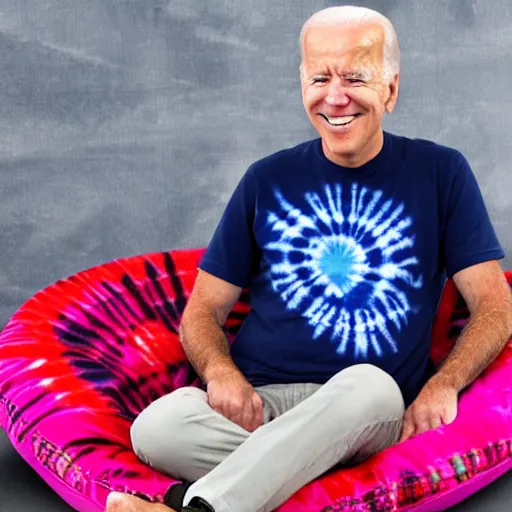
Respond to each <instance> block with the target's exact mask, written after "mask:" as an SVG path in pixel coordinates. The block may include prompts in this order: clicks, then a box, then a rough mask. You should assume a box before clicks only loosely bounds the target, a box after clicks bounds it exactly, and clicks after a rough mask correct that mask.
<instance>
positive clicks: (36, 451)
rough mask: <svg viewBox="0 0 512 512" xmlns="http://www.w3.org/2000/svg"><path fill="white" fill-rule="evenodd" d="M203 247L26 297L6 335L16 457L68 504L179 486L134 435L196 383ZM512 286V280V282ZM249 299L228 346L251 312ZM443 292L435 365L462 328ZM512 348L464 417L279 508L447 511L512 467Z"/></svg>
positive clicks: (338, 473)
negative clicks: (194, 308)
mask: <svg viewBox="0 0 512 512" xmlns="http://www.w3.org/2000/svg"><path fill="white" fill-rule="evenodd" d="M202 254H203V250H202V249H200V250H191V251H173V252H169V253H163V254H161V253H158V254H151V255H146V256H142V257H133V258H128V259H125V260H120V261H115V262H112V263H109V264H106V265H103V266H100V267H97V268H93V269H91V270H88V271H85V272H82V273H80V274H77V275H75V276H72V277H71V278H69V279H67V280H65V281H60V282H57V283H56V284H55V285H53V286H50V287H49V288H47V289H46V290H43V291H41V292H39V293H38V294H36V295H35V296H34V297H33V298H32V299H30V300H29V301H27V302H26V303H25V304H24V305H23V306H22V307H21V308H20V309H19V310H18V312H16V313H15V315H14V316H13V317H12V319H11V320H10V322H9V323H8V325H7V326H6V328H5V329H4V331H3V332H2V334H1V335H0V425H2V426H3V428H4V429H5V430H6V432H7V434H8V436H9V438H10V439H11V441H12V443H13V445H14V447H15V448H16V449H17V450H18V452H19V453H20V454H21V455H22V457H23V458H24V459H25V460H26V461H27V462H28V463H29V464H30V465H31V466H32V467H33V468H35V470H36V471H37V472H38V473H39V474H40V475H41V476H42V477H43V478H44V479H45V480H46V482H48V484H49V485H50V486H51V487H52V488H53V489H54V490H55V491H56V492H57V493H58V494H59V495H60V496H62V498H63V499H64V500H66V501H67V502H68V503H69V504H70V505H71V506H72V507H73V508H75V509H76V510H78V511H83V512H99V511H103V510H104V509H105V501H106V497H107V495H108V493H109V492H110V491H112V490H117V491H123V492H129V493H132V494H138V495H141V496H144V497H147V498H149V499H151V500H153V501H161V500H162V497H163V494H164V493H165V491H166V490H167V489H168V488H169V486H170V485H171V484H172V483H173V482H174V480H172V479H171V478H169V477H167V476H164V475H162V474H160V473H158V472H156V471H154V470H152V469H151V468H149V467H147V466H145V465H144V464H143V463H142V462H140V461H139V460H138V459H137V457H136V456H135V455H134V453H133V451H132V448H131V445H130V438H129V430H130V425H131V422H132V421H133V419H134V418H135V416H136V415H137V414H138V413H139V412H140V411H141V410H142V409H143V408H145V407H146V406H147V405H148V404H150V403H151V402H152V401H153V400H155V399H156V398H158V397H159V396H161V395H163V394H165V393H169V392H171V391H172V390H174V389H176V388H178V387H180V386H185V385H187V386H188V385H198V384H199V381H198V379H197V376H196V375H195V374H194V372H193V370H192V369H191V367H190V365H189V364H188V362H187V360H186V357H185V354H184V352H183V350H182V348H181V344H180V342H179V339H178V335H177V330H178V324H179V321H180V317H181V314H182V312H183V309H184V306H185V303H186V301H187V298H188V296H189V294H190V292H191V290H192V287H193V283H194V279H195V277H196V271H197V270H196V269H197V264H198V261H199V259H200V257H201V255H202ZM507 278H508V280H509V282H511V283H512V273H507ZM249 308H250V306H249V302H248V295H247V293H244V294H243V295H242V297H241V300H240V301H239V303H238V304H237V305H236V306H235V308H234V310H233V312H232V313H231V315H230V316H229V319H228V321H227V323H226V327H225V329H226V334H227V336H228V338H229V339H230V340H232V339H233V337H234V335H235V334H236V332H237V330H238V328H239V326H240V324H241V322H242V321H243V318H244V317H245V315H246V314H247V312H248V311H249ZM467 318H468V312H467V309H466V307H465V304H464V301H463V300H462V298H461V297H460V295H459V294H458V292H457V290H456V288H455V286H454V284H453V282H452V281H449V282H448V283H447V286H446V288H445V291H444V293H443V298H442V302H441V305H440V308H439V312H438V315H437V318H436V323H435V326H434V330H433V343H432V350H431V357H432V360H433V361H434V362H439V360H440V359H441V358H442V357H444V355H445V354H446V353H447V351H448V350H449V349H450V347H451V346H452V345H453V343H454V341H455V340H456V338H457V336H458V335H459V333H460V331H461V329H462V328H463V327H464V325H465V323H466V322H467ZM511 387H512V351H511V347H510V346H507V348H506V349H505V350H504V351H503V353H502V354H501V355H500V356H499V358H498V359H497V360H496V361H495V362H494V363H493V364H492V365H491V366H490V367H489V368H488V369H487V370H486V371H485V372H484V374H483V375H482V376H481V377H480V378H479V379H478V380H477V381H476V382H475V383H474V384H473V385H472V386H471V387H470V388H469V389H468V390H467V391H466V392H464V393H463V394H462V395H461V398H460V405H459V414H458V417H457V420H456V421H455V422H454V423H453V424H451V425H448V426H443V427H441V428H439V429H438V430H436V431H431V432H428V433H425V434H423V435H421V436H418V437H416V438H414V439H411V440H409V441H407V442H405V443H402V444H400V445H396V446H393V447H391V448H388V449H387V450H385V451H383V452H381V453H379V454H377V455H375V456H374V457H372V458H370V459H368V460H367V461H366V462H364V463H363V464H361V465H359V466H357V467H354V468H350V469H348V468H344V469H335V470H333V471H331V472H330V473H329V474H326V475H324V476H323V477H322V478H320V479H318V480H317V481H315V482H312V483H311V484H309V485H307V486H305V487H304V488H303V489H301V490H300V491H299V492H297V493H296V494H295V495H294V496H292V497H291V498H290V499H289V500H288V501H287V502H286V503H285V504H283V505H282V506H281V507H280V508H279V512H335V511H336V512H341V511H347V512H348V511H351V512H354V511H359V512H363V511H368V512H369V511H375V512H377V511H380V512H384V511H394V510H396V511H403V510H415V511H431V510H444V509H446V508H448V507H449V506H451V505H452V504H454V503H457V502H459V501H461V500H462V499H464V498H465V497H466V496H468V495H470V494H472V493H474V492H475V491H476V490H478V489H479V488H481V487H483V486H485V485H487V484H488V483H490V482H491V481H493V480H495V479H496V478H498V477H499V476H500V475H501V474H503V473H505V472H506V471H508V470H509V469H510V467H511V465H512V456H511V442H512V407H511V405H512V404H511V400H512V399H511V396H512V395H511V393H510V388H511Z"/></svg>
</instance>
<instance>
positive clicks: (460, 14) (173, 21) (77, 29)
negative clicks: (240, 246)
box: [0, 0, 512, 326]
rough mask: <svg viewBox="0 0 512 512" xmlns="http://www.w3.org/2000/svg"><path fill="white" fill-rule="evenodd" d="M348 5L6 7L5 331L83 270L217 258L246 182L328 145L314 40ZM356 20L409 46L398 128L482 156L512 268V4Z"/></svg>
mask: <svg viewBox="0 0 512 512" xmlns="http://www.w3.org/2000/svg"><path fill="white" fill-rule="evenodd" d="M340 3H343V2H334V1H333V2H329V1H315V0H309V1H297V0H279V1H275V0H244V1H242V0H215V1H207V0H67V1H63V0H37V1H36V0H0V73H1V78H0V159H1V162H0V326H1V325H3V324H4V323H5V321H6V320H7V319H8V317H9V316H10V315H11V314H12V313H13V312H14V311H15V309H17V308H18V307H19V306H20V305H21V303H22V302H24V301H25V300H26V299H28V298H29V297H30V296H31V295H32V294H33V293H35V292H36V291H37V290H39V289H41V288H43V287H45V286H47V285H49V284H51V283H53V282H54V281H55V280H57V279H59V278H62V277H66V276H68V275H70V274H72V273H74V272H77V271H79V270H82V269H85V268H88V267H91V266H94V265H97V264H100V263H103V262H105V261H108V260H111V259H114V258H118V257H124V256H129V255H134V254H140V253H146V252H152V251H160V250H166V249H173V248H180V247H198V246H204V245H206V244H207V242H208V240H209V238H210V235H211V233H212V231H213V229H214V227H215V225H216V223H217V221H218V219H219V217H220V215H221V213H222V210H223V208H224V206H225V204H226V202H227V200H228V197H229V195H230V194H231V192H232V190H233V188H234V187H235V185H236V183H237V181H238V179H239V178H240V176H241V175H242V173H243V172H244V171H245V169H246V167H247V166H248V165H249V164H250V163H251V162H252V161H254V160H255V159H257V158H260V157H263V156H264V155H267V154H269V153H270V152H273V151H275V150H278V149H281V148H283V147H286V146H291V145H295V144H297V143H299V142H301V141H304V140H306V139H308V138H311V137H313V136H315V135H316V132H313V130H312V128H310V126H309V122H308V120H307V118H306V115H305V113H304V111H303V107H302V101H301V97H300V87H299V80H298V66H299V52H298V46H297V36H298V33H299V30H300V27H301V25H302V23H303V22H304V21H305V19H306V18H307V17H308V16H309V15H310V14H312V13H313V12H314V11H316V10H317V9H320V8H323V7H326V6H329V5H336V4H340ZM355 3H357V4H360V5H366V6H369V7H374V8H377V9H379V10H381V11H382V12H383V13H385V14H386V15H388V16H389V17H390V18H391V19H392V21H393V22H394V23H395V26H396V29H397V32H398V34H399V38H400V41H401V46H402V52H403V66H402V88H401V97H400V99H399V104H398V108H397V110H396V111H395V113H394V114H392V115H391V116H389V117H388V118H387V119H386V121H385V126H386V128H387V129H389V130H391V131H394V132H396V133H399V134H406V135H408V136H418V137H424V138H431V139H434V140H436V141H438V142H441V143H444V144H448V145H452V146H454V147H456V148H458V149H460V150H461V151H462V152H463V153H464V154H465V155H466V156H467V157H468V159H469V161H470V162H471V164H472V165H473V168H474V170H475V173H476V175H477V178H478V180H479V182H480V185H481V187H482V190H483V193H484V195H485V198H486V199H487V202H488V205H489V209H490V213H491V216H492V218H493V220H494V223H495V226H496V229H497V231H498V234H499V236H500V238H501V241H502V243H503V245H504V246H505V248H506V251H507V253H508V254H509V259H508V260H505V262H504V267H506V266H507V265H508V266H509V267H510V266H512V261H511V259H510V254H511V253H512V233H511V229H510V227H509V225H508V219H509V218H510V217H511V213H512V194H511V190H512V174H511V173H510V166H511V162H512V146H511V144H510V142H511V136H510V127H511V126H512V120H511V118H512V101H511V92H510V91H511V84H510V81H511V78H512V59H511V46H512V30H511V28H510V26H511V25H510V19H511V18H510V17H511V15H512V2H511V0H493V1H492V2H490V1H488V0H479V1H471V0H445V1H442V2H441V1H435V2H425V1H423V0H413V1H411V0H381V1H379V0H373V1H358V2H355ZM411 172H413V170H411ZM470 214H471V212H468V215H470Z"/></svg>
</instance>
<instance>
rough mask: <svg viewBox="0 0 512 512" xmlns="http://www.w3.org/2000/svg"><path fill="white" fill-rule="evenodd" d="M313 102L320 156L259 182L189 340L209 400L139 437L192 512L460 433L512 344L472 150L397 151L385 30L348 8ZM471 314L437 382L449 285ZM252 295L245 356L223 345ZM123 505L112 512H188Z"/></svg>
mask: <svg viewBox="0 0 512 512" xmlns="http://www.w3.org/2000/svg"><path fill="white" fill-rule="evenodd" d="M301 49H302V65H301V84H302V96H303V101H304V106H305V109H306V112H307V115H308V117H309V119H310V121H311V123H312V124H313V126H314V127H315V128H316V129H317V130H318V132H319V134H320V138H319V139H316V140H313V141H309V142H306V143H303V144H300V145H299V146H296V147H294V148H291V149H286V150H284V151H280V152H278V153H276V154H274V155H271V156H269V157H267V158H264V159H263V160H261V161H259V162H256V163H255V164H253V165H252V166H251V167H250V168H249V170H248V171H247V173H246V174H245V175H244V177H243V178H242V180H241V182H240V184H239V185H238V187H237V189H236V191H235V192H234V194H233V196H232V198H231V200H230V202H229V204H228V206H227V208H226V211H225V213H224V215H223V217H222V219H221V221H220V224H219V226H218V228H217V230H216V232H215V234H214V236H213V239H212V241H211V243H210V244H209V247H208V249H207V251H206V254H205V256H204V258H203V259H202V261H201V264H200V269H199V274H198V276H197V282H196V285H195V288H194V291H193V294H192V296H191V298H190V300H189V303H188V306H187V308H186V310H185V313H184V316H183V322H182V328H181V339H182V342H183V346H184V348H185V351H186V353H187V355H188V356H189V358H190V361H191V362H192V364H193V365H194V367H195V368H196V370H197V372H198V374H199V375H200V376H201V377H202V379H203V381H204V383H205V389H206V391H203V390H201V389H195V388H193V389H192V388H185V389H180V390H178V391H175V392H174V393H171V394H170V395H168V396H164V397H162V398H160V399H159V400H156V401H155V402H154V403H153V404H152V405H150V406H149V407H148V408H147V409H146V410H145V411H143V412H142V413H141V415H140V416H139V417H138V418H137V419H136V421H135V422H134V425H133V428H132V441H133V446H134V449H135V451H136V453H137V455H138V456H139V457H140V458H141V459H142V460H143V461H145V462H146V463H147V464H149V465H151V466H152V467H154V468H155V469H157V470H160V471H162V472H165V473H168V474H170V475H173V476H174V477H176V478H178V479H180V480H183V481H185V482H186V483H184V484H179V485H176V486H173V487H172V488H171V489H170V490H169V491H168V493H167V495H166V498H165V503H166V505H168V506H169V507H171V508H172V509H174V510H178V511H181V510H183V511H191V512H192V511H210V512H211V511H215V512H257V511H265V512H268V511H272V510H274V509H276V508H277V507H278V506H279V505H280V504H281V503H283V502H284V501H285V500H286V499H287V498H289V497H290V496H291V495H292V494H293V493H295V492H296V491H297V490H299V489H300V488H301V487H302V486H304V485H305V484H307V483H308V482H310V481H311V480H313V479H315V478H317V477H318V476H320V475H321V474H322V473H324V472H325V471H327V470H329V469H330V468H332V467H333V466H335V465H337V464H346V463H351V464H354V463H357V462H359V461H361V460H363V459H364V458H366V457H368V456H370V455H371V454H374V453H376V452H378V451H380V450H382V449H384V448H386V447H388V446H390V445H392V444H394V443H396V442H399V441H404V440H407V439H408V438H410V437H412V436H415V435H418V434H420V433H422V432H425V431H427V430H429V429H433V428H437V427H439V426H441V425H445V424H449V423H451V422H453V421H454V420H455V418H456V415H457V397H458V393H459V392H460V391H461V390H463V389H464V388H465V387H466V386H467V385H468V384H470V383H471V382H472V381H473V380H474V379H475V378H476V377H477V376H478V375H479V374H480V372H481V371H482V370H483V369H484V368H485V367H486V366H487V365H488V364H489V363H490V362H491V361H492V360H493V359H494V358H495V357H496V356H497V355H498V354H499V352H500V351H501V350H502V348H503V347H504V345H505V343H506V341H507V339H508V338H509V335H510V333H511V331H512V301H511V294H510V291H509V289H508V286H507V284H506V281H505V279H504V276H503V273H502V271H501V269H500V267H499V264H498V262H497V260H498V259H500V258H502V257H503V251H502V249H501V248H500V245H499V243H498V240H497V239H496V235H495V233H494V230H493V228H492V226H491V223H490V221H489V217H488V214H487V212H486V208H485V205H484V202H483V200H482V197H481V194H480V191H479V188H478V185H477V183H476V180H475V178H474V176H473V174H472V172H471V170H470V168H469V166H468V163H467V162H466V160H465V159H464V157H463V156H462V155H461V154H460V153H459V152H457V151H455V150H453V149H450V148H446V147H443V146H440V145H437V144H435V143H432V142H428V141H423V140H412V139H407V138H405V137H398V136H394V135H391V134H389V133H387V132H383V129H382V126H381V122H382V118H383V115H384V113H385V112H392V111H393V109H394V107H395V104H396V101H397V96H398V89H399V48H398V43H397V40H396V35H395V32H394V29H393V27H392V25H391V23H390V22H389V20H387V19H386V18H385V17H383V16H382V15H380V14H379V13H376V12H375V11H371V10H368V9H364V8H356V7H334V8H329V9H326V10H323V11H320V12H319V13H316V14H315V15H314V16H312V17H311V18H310V19H309V20H308V21H307V22H306V24H305V25H304V27H303V30H302V33H301ZM446 275H448V276H449V277H452V276H453V278H454V280H455V282H456V284H457V286H458V288H459V290H460V291H461V293H462V294H463V295H464V297H465V299H466V300H467V303H468V305H469V308H470V311H471V318H470V322H469V324H468V326H467V328H466V329H465V331H464V332H463V334H462V336H461V339H460V341H459V343H458V344H457V346H456V348H455V349H454V350H453V352H452V353H451V354H450V355H449V356H448V358H447V359H446V360H445V362H444V363H443V364H442V366H441V368H440V369H438V371H437V372H435V373H434V374H432V373H433V372H431V371H430V369H429V368H428V365H427V361H428V351H429V340H430V332H431V325H432V320H433V318H434V315H435V312H436V308H437V305H438V301H439V298H440V294H441V291H442V287H443V284H444V279H445V277H446ZM243 287H250V290H251V298H252V311H251V313H250V314H249V316H248V318H247V319H246V321H245V322H244V324H243V325H242V328H241V330H240V333H239V334H238V336H237V339H236V340H235V342H234V344H233V346H232V347H231V349H229V348H228V344H227V342H226V339H225V337H224V335H223V331H222V328H221V326H222V325H223V323H224V321H225V319H226V317H227V315H228V313H229V312H230V310H231V308H232V307H233V305H234V303H235V302H236V301H237V299H238V297H239V295H240V292H241V290H242V288H243ZM166 505H161V504H151V503H147V502H145V501H142V500H139V499H138V498H135V497H131V496H125V495H122V494H117V493H113V494H111V495H110V496H109V500H108V508H107V510H109V511H117V510H119V511H132V510H133V511H137V510H140V511H145V510H147V511H148V512H151V511H153V512H158V511H159V510H161V511H162V512H164V511H169V508H168V507H167V506H166Z"/></svg>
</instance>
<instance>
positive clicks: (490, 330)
mask: <svg viewBox="0 0 512 512" xmlns="http://www.w3.org/2000/svg"><path fill="white" fill-rule="evenodd" d="M453 280H454V282H455V285H456V286H457V288H458V290H459V291H460V293H461V295H462V296H463V297H464V300H465V301H466V304H467V306H468V309H469V312H470V317H469V321H468V324H467V325H466V327H465V329H464V330H463V331H462V333H461V335H460V337H459V339H458V340H457V343H456V345H455V347H454V348H453V350H452V351H451V352H450V353H449V354H448V356H447V358H446V359H445V360H444V362H443V363H442V364H441V366H440V368H439V370H438V371H437V373H436V374H435V375H434V376H433V377H432V379H433V380H434V381H436V382H439V383H445V384H446V385H448V386H451V387H453V388H455V389H456V390H457V392H460V391H461V390H463V389H464V388H465V387H467V386H468V385H469V384H471V383H472V382H473V381H474V380H475V379H476V378H477V377H478V376H479V375H480V373H481V372H482V371H483V370H485V368H487V366H489V364H491V363H492V361H494V359H495V358H496V357H497V356H498V355H499V354H500V352H501V351H502V350H503V348H504V347H505V345H506V343H507V341H508V340H509V338H510V336H511V334H512V294H511V292H510V288H509V285H508V283H507V280H506V279H505V276H504V274H503V271H502V270H501V267H500V266H499V264H498V262H497V261H488V262H485V263H480V264H478V265H474V266H471V267H469V268H466V269H464V270H461V271H460V272H458V273H457V274H455V275H454V276H453Z"/></svg>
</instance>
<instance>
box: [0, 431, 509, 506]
mask: <svg viewBox="0 0 512 512" xmlns="http://www.w3.org/2000/svg"><path fill="white" fill-rule="evenodd" d="M511 503H512V472H510V473H508V474H507V475H505V476H504V477H502V478H501V479H499V480H498V481H496V482H494V483H493V484H492V485H490V486H489V487H487V488H486V489H484V490H482V491H480V492H479V493H477V494H476V495H474V496H472V497H471V498H469V499H468V500H466V501H464V502H463V503H460V504H459V505H457V506H456V507H453V508H452V509H451V510H452V511H456V512H489V511H492V512H510V510H512V505H511ZM72 510H73V509H72V508H71V507H69V505H67V504H66V503H64V502H63V501H62V500H61V499H60V498H59V497H58V496H57V494H55V493H54V492H53V491H52V490H51V489H50V488H49V487H48V486H47V485H46V483H45V482H43V480H41V479H40V478H39V477H38V475H37V474H36V473H35V471H33V470H32V469H31V468H30V467H29V466H28V464H26V463H25V461H23V459H22V458H21V457H20V456H19V455H18V454H17V453H16V451H15V450H14V448H12V446H11V444H10V443H9V440H8V439H7V437H6V435H5V433H4V432H3V431H2V430H1V429H0V512H34V511H37V512H46V511H48V512H50V511H51V512H72Z"/></svg>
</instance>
